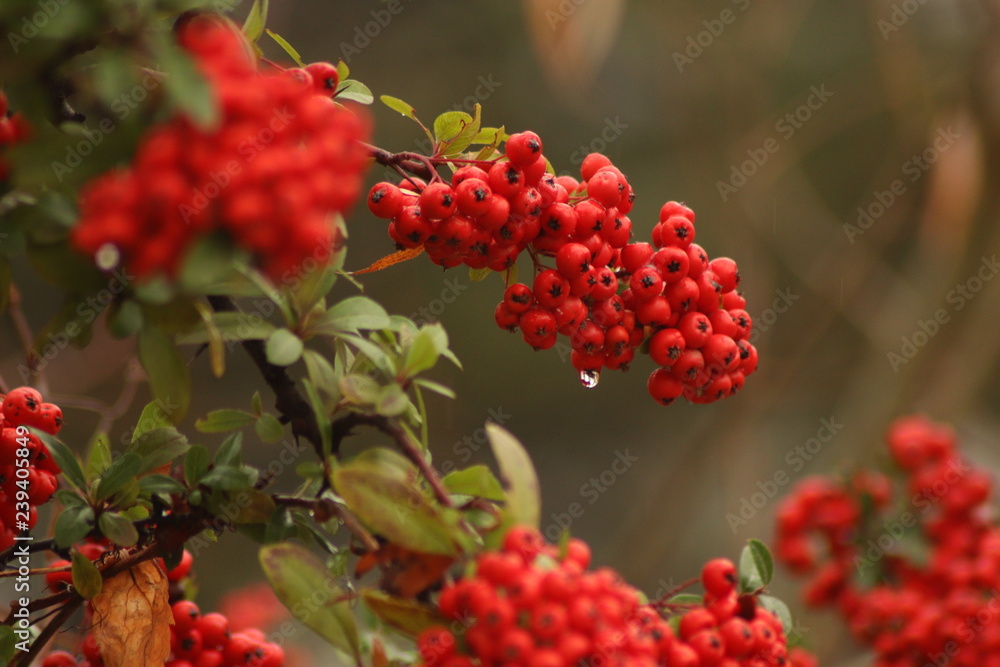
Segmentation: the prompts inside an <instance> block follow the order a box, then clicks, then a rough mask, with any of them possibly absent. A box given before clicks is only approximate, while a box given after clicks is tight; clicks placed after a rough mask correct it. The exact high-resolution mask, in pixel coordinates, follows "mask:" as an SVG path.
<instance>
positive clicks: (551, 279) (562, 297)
mask: <svg viewBox="0 0 1000 667" xmlns="http://www.w3.org/2000/svg"><path fill="white" fill-rule="evenodd" d="M532 292H533V294H534V295H535V301H537V302H538V305H540V306H542V307H543V308H557V307H558V306H561V305H562V304H563V303H564V302H565V301H566V299H567V298H568V297H569V295H570V284H569V281H568V280H566V278H564V277H563V276H562V275H561V274H560V273H559V272H558V271H556V270H555V269H546V270H544V271H542V272H541V273H539V274H538V275H537V276H535V282H534V286H533V289H532Z"/></svg>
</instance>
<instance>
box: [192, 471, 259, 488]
mask: <svg viewBox="0 0 1000 667" xmlns="http://www.w3.org/2000/svg"><path fill="white" fill-rule="evenodd" d="M251 471H252V468H247V467H242V468H236V467H234V466H216V467H214V468H212V469H211V470H209V471H208V472H207V473H206V474H205V476H204V477H202V478H201V481H200V482H199V483H200V484H204V485H205V486H207V487H209V488H210V489H219V490H222V491H238V490H240V489H249V488H250V487H251V486H253V482H254V476H253V474H252V473H251Z"/></svg>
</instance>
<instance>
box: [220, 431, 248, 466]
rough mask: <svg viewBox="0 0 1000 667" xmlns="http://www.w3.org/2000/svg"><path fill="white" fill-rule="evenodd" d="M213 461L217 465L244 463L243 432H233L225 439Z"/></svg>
mask: <svg viewBox="0 0 1000 667" xmlns="http://www.w3.org/2000/svg"><path fill="white" fill-rule="evenodd" d="M212 462H213V463H214V464H215V465H217V466H241V465H243V434H242V433H233V434H232V435H231V436H229V437H228V438H226V439H225V440H223V441H222V444H221V445H219V451H217V452H216V453H215V458H214V459H213V460H212Z"/></svg>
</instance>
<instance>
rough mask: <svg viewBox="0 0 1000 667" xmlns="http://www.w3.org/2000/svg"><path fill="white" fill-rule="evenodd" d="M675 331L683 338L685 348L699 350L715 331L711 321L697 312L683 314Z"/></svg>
mask: <svg viewBox="0 0 1000 667" xmlns="http://www.w3.org/2000/svg"><path fill="white" fill-rule="evenodd" d="M677 330H678V331H680V332H681V335H682V336H684V342H685V343H686V344H687V347H693V348H701V347H703V346H704V345H705V343H707V342H708V339H709V338H710V337H711V336H712V334H713V333H715V331H714V330H713V329H712V322H711V320H710V319H709V318H708V317H707V316H706V315H705V314H704V313H700V312H698V311H692V312H689V313H685V314H684V315H682V316H681V319H680V321H678V323H677Z"/></svg>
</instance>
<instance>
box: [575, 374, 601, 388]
mask: <svg viewBox="0 0 1000 667" xmlns="http://www.w3.org/2000/svg"><path fill="white" fill-rule="evenodd" d="M600 381H601V371H580V384H582V385H583V386H584V387H586V388H587V389H593V388H594V387H596V386H597V383H598V382H600Z"/></svg>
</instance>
